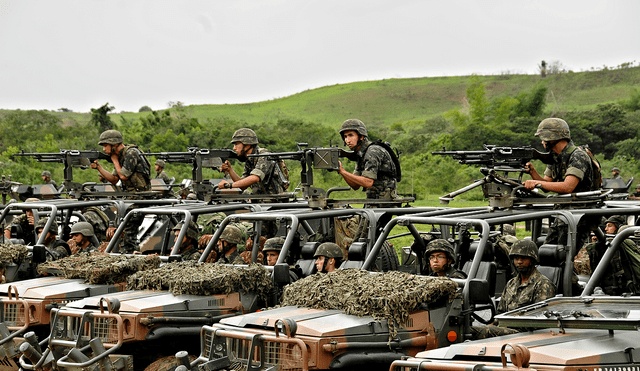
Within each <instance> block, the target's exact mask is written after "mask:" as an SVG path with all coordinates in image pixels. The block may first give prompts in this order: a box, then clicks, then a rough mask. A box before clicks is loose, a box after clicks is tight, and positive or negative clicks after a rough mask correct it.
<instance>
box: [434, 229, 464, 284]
mask: <svg viewBox="0 0 640 371" xmlns="http://www.w3.org/2000/svg"><path fill="white" fill-rule="evenodd" d="M424 255H425V256H426V257H427V259H428V260H429V268H430V272H431V273H430V274H429V275H430V276H433V277H449V278H460V279H465V278H467V275H466V274H465V273H464V272H462V271H460V270H457V269H456V268H455V267H454V266H453V265H454V264H455V263H456V256H455V253H454V251H453V246H452V245H451V243H450V242H449V241H447V240H445V239H442V238H438V239H435V240H433V241H431V242H429V244H427V248H426V250H425V252H424Z"/></svg>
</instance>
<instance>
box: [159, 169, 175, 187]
mask: <svg viewBox="0 0 640 371" xmlns="http://www.w3.org/2000/svg"><path fill="white" fill-rule="evenodd" d="M156 179H162V181H163V182H164V184H169V183H170V182H171V179H170V178H169V176H168V175H167V173H166V172H165V171H164V170H161V171H160V172H159V173H156Z"/></svg>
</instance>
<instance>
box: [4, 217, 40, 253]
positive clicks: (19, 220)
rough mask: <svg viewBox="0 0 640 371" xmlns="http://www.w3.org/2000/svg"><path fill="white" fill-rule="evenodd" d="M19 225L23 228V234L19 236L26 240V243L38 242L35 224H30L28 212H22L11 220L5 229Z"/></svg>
mask: <svg viewBox="0 0 640 371" xmlns="http://www.w3.org/2000/svg"><path fill="white" fill-rule="evenodd" d="M14 225H15V226H19V227H20V229H22V235H20V236H18V238H21V239H23V240H24V243H25V245H33V244H35V243H36V237H35V234H34V228H33V225H31V224H29V219H27V214H24V213H23V214H20V215H18V216H16V217H14V218H13V219H12V220H11V223H9V225H7V226H6V227H5V229H9V230H11V227H12V226H14Z"/></svg>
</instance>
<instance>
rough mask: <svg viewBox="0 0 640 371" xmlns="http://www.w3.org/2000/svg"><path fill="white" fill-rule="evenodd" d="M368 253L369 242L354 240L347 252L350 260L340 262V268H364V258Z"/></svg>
mask: <svg viewBox="0 0 640 371" xmlns="http://www.w3.org/2000/svg"><path fill="white" fill-rule="evenodd" d="M366 255H367V244H366V243H365V242H354V243H352V244H351V246H349V251H348V252H347V256H348V258H349V259H348V260H347V261H344V262H342V264H340V269H345V268H358V269H360V268H362V265H363V264H364V259H365V257H366Z"/></svg>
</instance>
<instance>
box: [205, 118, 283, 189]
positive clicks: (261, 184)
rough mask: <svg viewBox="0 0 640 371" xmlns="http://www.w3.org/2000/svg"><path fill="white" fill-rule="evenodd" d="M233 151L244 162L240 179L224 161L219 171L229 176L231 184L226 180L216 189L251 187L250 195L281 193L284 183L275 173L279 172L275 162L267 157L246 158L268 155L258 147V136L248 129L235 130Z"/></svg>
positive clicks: (232, 140) (232, 139) (264, 149)
mask: <svg viewBox="0 0 640 371" xmlns="http://www.w3.org/2000/svg"><path fill="white" fill-rule="evenodd" d="M231 143H233V150H234V151H235V152H236V153H237V154H238V156H239V157H240V161H244V171H243V173H242V177H240V176H239V175H238V174H236V172H235V171H234V170H233V168H232V167H231V164H230V163H229V161H225V162H224V164H222V166H221V167H220V171H222V172H223V173H225V174H227V175H229V176H230V177H231V180H232V182H228V181H226V180H222V181H220V183H218V188H240V189H242V190H245V189H247V188H248V187H251V193H252V194H262V195H268V194H279V193H283V192H284V190H285V188H284V182H283V179H282V178H281V177H280V176H279V174H278V173H277V172H278V171H280V168H279V167H278V164H277V162H276V161H275V160H271V159H269V158H268V157H247V155H251V154H262V153H268V152H269V151H268V150H267V149H266V148H260V146H258V136H257V135H256V133H255V132H254V131H253V130H251V129H248V128H242V129H238V130H236V132H235V133H233V137H232V138H231Z"/></svg>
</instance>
